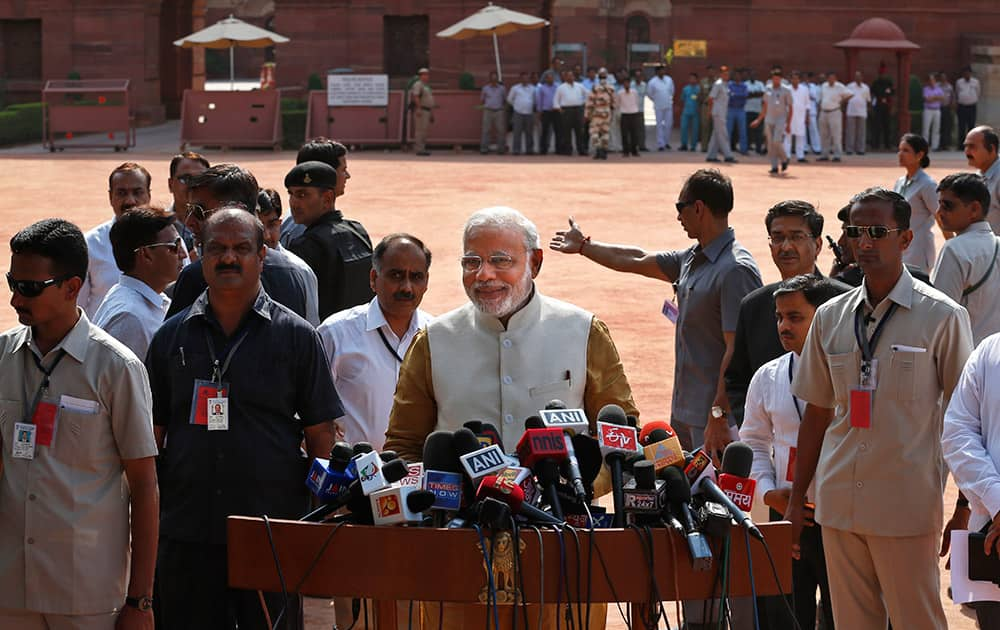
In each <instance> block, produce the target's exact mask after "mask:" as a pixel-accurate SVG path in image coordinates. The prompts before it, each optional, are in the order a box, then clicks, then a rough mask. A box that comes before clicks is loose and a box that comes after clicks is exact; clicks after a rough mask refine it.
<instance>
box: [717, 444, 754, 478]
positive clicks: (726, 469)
mask: <svg viewBox="0 0 1000 630" xmlns="http://www.w3.org/2000/svg"><path fill="white" fill-rule="evenodd" d="M752 467H753V449H752V448H750V445H749V444H747V443H746V442H730V443H729V445H728V446H726V450H725V451H723V452H722V472H723V473H726V474H727V475H733V476H734V477H744V478H747V477H750V469H751V468H752Z"/></svg>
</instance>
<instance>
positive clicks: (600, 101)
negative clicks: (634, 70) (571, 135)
mask: <svg viewBox="0 0 1000 630" xmlns="http://www.w3.org/2000/svg"><path fill="white" fill-rule="evenodd" d="M614 104H615V89H614V88H613V87H611V86H610V85H608V71H607V69H605V68H601V69H600V70H599V71H598V73H597V83H595V84H594V87H593V89H591V90H590V94H589V95H588V96H587V104H586V106H585V108H584V114H583V115H584V118H586V119H587V120H589V121H590V146H592V147H593V148H594V159H595V160H606V159H608V140H609V139H610V136H611V110H613V109H614Z"/></svg>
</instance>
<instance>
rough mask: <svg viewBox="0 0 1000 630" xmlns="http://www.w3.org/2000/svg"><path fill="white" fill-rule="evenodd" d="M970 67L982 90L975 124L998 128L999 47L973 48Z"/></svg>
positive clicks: (999, 91) (999, 107)
mask: <svg viewBox="0 0 1000 630" xmlns="http://www.w3.org/2000/svg"><path fill="white" fill-rule="evenodd" d="M971 65H972V74H973V76H975V77H976V78H978V79H979V83H980V85H981V86H982V88H983V91H982V94H980V96H979V106H978V107H977V108H976V124H977V125H991V126H993V127H997V126H1000V46H973V47H972V64H971Z"/></svg>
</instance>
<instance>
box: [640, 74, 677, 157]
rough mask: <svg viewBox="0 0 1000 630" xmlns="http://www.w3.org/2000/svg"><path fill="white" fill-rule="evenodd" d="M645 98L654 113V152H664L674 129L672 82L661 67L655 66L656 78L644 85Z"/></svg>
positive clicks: (667, 147)
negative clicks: (647, 99) (650, 102)
mask: <svg viewBox="0 0 1000 630" xmlns="http://www.w3.org/2000/svg"><path fill="white" fill-rule="evenodd" d="M646 96H647V97H649V100H651V101H653V111H654V112H655V113H656V150H657V151H666V150H667V149H669V148H670V132H672V131H673V129H674V80H673V79H671V78H670V77H669V76H668V75H667V70H666V68H664V67H663V66H656V76H655V77H653V78H652V79H650V80H649V81H648V82H647V83H646Z"/></svg>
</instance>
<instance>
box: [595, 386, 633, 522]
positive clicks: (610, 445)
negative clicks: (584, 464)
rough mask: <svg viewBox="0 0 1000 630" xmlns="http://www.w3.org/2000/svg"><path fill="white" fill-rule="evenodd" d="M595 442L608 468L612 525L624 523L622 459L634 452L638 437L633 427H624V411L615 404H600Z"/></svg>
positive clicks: (626, 423) (625, 425)
mask: <svg viewBox="0 0 1000 630" xmlns="http://www.w3.org/2000/svg"><path fill="white" fill-rule="evenodd" d="M597 441H598V444H599V445H600V447H601V453H603V454H604V459H605V461H606V462H607V463H608V468H610V469H611V494H612V498H613V500H614V506H615V515H614V520H613V526H614V527H624V525H625V493H624V484H623V483H622V461H623V460H624V459H625V457H626V456H627V455H632V454H635V453H638V451H639V438H638V435H636V431H635V427H630V426H628V420H627V419H626V418H625V410H623V409H622V408H621V407H619V406H618V405H613V404H612V405H604V407H602V408H601V411H600V412H599V413H598V414H597Z"/></svg>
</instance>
